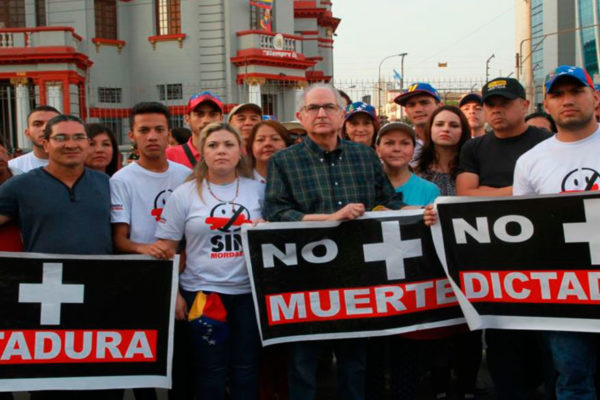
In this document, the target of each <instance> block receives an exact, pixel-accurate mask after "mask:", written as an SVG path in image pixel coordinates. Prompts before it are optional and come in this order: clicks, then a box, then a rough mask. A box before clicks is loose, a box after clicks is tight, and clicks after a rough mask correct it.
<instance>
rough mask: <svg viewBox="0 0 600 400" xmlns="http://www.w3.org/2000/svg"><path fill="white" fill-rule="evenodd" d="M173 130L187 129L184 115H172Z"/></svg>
mask: <svg viewBox="0 0 600 400" xmlns="http://www.w3.org/2000/svg"><path fill="white" fill-rule="evenodd" d="M173 128H185V120H184V119H183V115H171V129H173Z"/></svg>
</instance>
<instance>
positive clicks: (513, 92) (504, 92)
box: [481, 78, 527, 103]
mask: <svg viewBox="0 0 600 400" xmlns="http://www.w3.org/2000/svg"><path fill="white" fill-rule="evenodd" d="M481 92H482V94H483V102H484V103H485V101H486V100H487V99H488V98H490V97H491V96H502V97H505V98H507V99H510V100H514V99H517V98H522V99H526V98H527V97H526V96H525V88H524V87H523V85H521V84H520V83H519V81H518V80H516V79H514V78H496V79H493V80H491V81H489V82H488V83H486V84H485V85H484V86H483V90H482V91H481Z"/></svg>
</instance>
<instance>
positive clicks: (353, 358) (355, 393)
mask: <svg viewBox="0 0 600 400" xmlns="http://www.w3.org/2000/svg"><path fill="white" fill-rule="evenodd" d="M331 348H333V350H334V352H335V357H336V361H337V374H338V379H337V382H338V392H339V393H338V397H339V398H340V399H344V400H364V398H365V364H366V339H344V340H332V341H317V342H295V343H292V344H291V345H290V400H312V399H314V398H315V394H316V392H317V362H318V360H319V354H320V353H321V352H322V351H323V350H331Z"/></svg>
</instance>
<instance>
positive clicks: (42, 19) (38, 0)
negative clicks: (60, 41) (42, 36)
mask: <svg viewBox="0 0 600 400" xmlns="http://www.w3.org/2000/svg"><path fill="white" fill-rule="evenodd" d="M35 24H36V26H46V0H35Z"/></svg>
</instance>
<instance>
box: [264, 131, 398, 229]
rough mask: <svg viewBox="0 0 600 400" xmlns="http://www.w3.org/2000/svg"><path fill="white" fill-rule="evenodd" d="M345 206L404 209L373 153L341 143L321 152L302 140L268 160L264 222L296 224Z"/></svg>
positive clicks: (305, 139)
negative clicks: (360, 205) (305, 216)
mask: <svg viewBox="0 0 600 400" xmlns="http://www.w3.org/2000/svg"><path fill="white" fill-rule="evenodd" d="M349 203H362V204H364V205H365V208H366V209H367V210H372V209H373V208H374V207H375V206H378V205H382V206H385V207H388V208H391V209H398V208H401V207H403V206H405V205H406V204H404V203H403V202H402V201H401V195H400V194H399V193H396V192H395V190H394V188H393V187H392V184H391V183H390V181H389V179H388V178H387V176H386V175H385V173H384V171H383V168H382V166H381V162H380V161H379V158H377V155H376V154H375V152H374V151H373V149H371V148H369V147H367V146H364V145H361V144H357V143H353V142H350V141H346V140H340V141H339V144H338V147H337V148H336V149H335V150H333V151H325V150H323V149H322V148H320V147H319V146H318V145H317V144H316V143H315V142H313V141H312V140H311V139H310V138H309V137H308V136H306V137H305V138H304V140H303V142H302V143H299V144H297V145H294V146H292V147H289V148H287V149H285V150H282V151H279V152H277V153H275V154H274V155H273V156H272V157H271V159H270V160H269V170H268V176H267V188H266V193H265V209H264V212H263V215H264V216H265V217H266V219H267V220H269V221H300V220H301V219H302V217H304V215H305V214H331V213H333V212H336V211H337V210H339V209H341V208H343V207H344V206H346V205H347V204H349Z"/></svg>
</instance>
